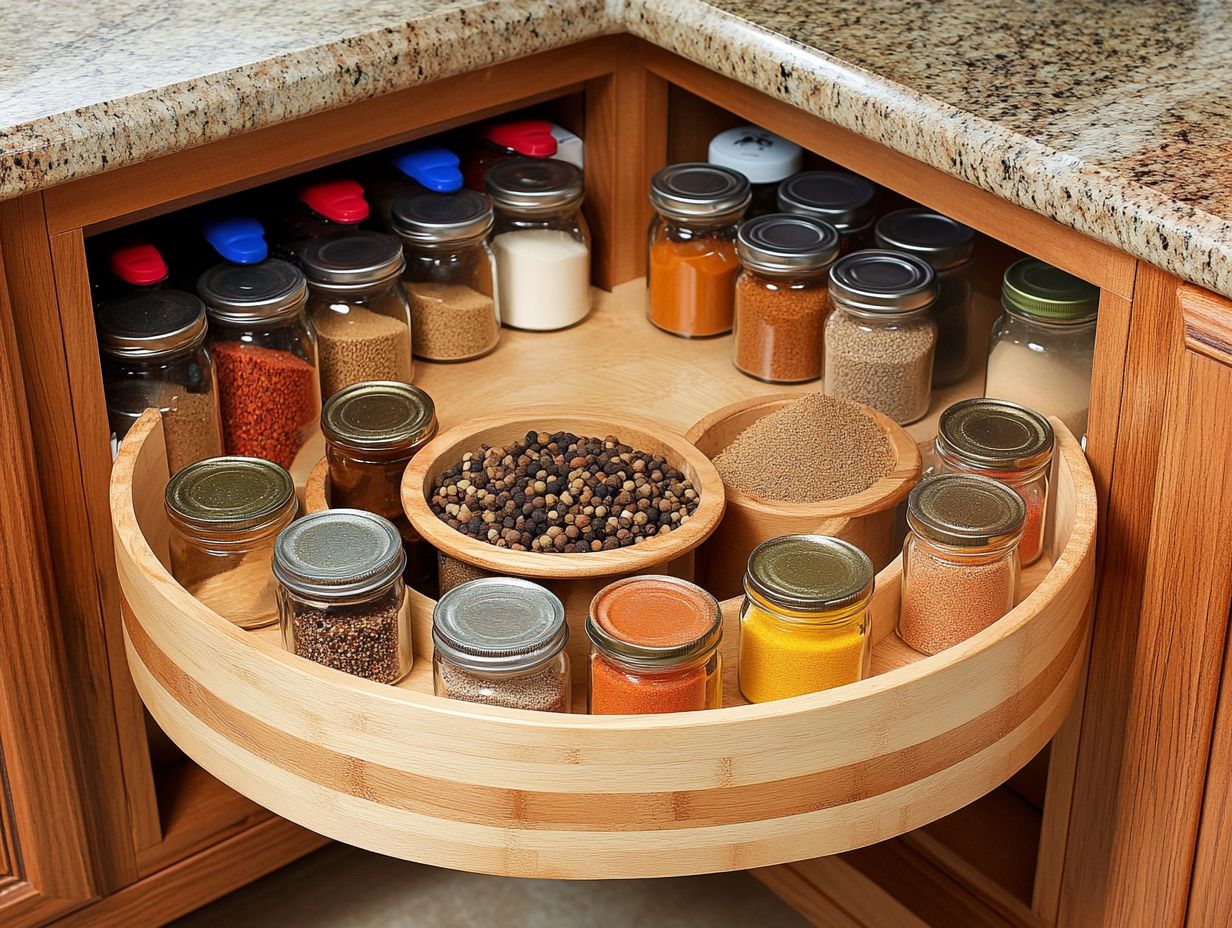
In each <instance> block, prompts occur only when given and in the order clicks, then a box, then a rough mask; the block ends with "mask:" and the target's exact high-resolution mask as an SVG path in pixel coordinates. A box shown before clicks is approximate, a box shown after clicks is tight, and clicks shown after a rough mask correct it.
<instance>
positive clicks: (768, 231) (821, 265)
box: [732, 213, 838, 383]
mask: <svg viewBox="0 0 1232 928" xmlns="http://www.w3.org/2000/svg"><path fill="white" fill-rule="evenodd" d="M736 251H737V253H738V255H739V257H740V267H741V270H740V274H739V276H738V277H737V278H736V316H735V336H736V337H735V339H734V341H733V355H732V360H733V362H734V363H735V365H736V368H737V369H738V370H739V371H741V372H742V373H744V374H748V375H749V376H750V377H755V378H757V379H758V380H764V381H766V382H767V383H802V382H804V381H806V380H816V379H817V378H818V377H820V376H821V361H822V353H823V350H824V334H825V323H826V317H827V316H828V315H829V314H830V308H831V306H830V293H829V290H828V288H827V285H828V280H829V278H828V272H829V270H830V265H831V263H833V261H834V259H835V258H836V257H838V232H836V231H835V229H834V227H833V226H831V225H827V224H826V223H824V222H820V221H818V220H816V219H810V218H808V217H807V216H789V215H786V214H783V213H777V214H775V213H772V214H770V215H768V216H757V217H755V218H753V219H746V220H745V221H744V222H743V223H741V225H740V231H739V233H738V234H737V237H736Z"/></svg>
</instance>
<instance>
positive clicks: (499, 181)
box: [487, 158, 590, 332]
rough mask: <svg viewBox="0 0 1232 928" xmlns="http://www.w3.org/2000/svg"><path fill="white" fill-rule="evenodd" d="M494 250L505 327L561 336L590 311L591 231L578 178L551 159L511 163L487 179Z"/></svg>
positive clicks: (511, 160) (576, 172)
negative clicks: (559, 331) (493, 209)
mask: <svg viewBox="0 0 1232 928" xmlns="http://www.w3.org/2000/svg"><path fill="white" fill-rule="evenodd" d="M487 191H488V196H490V197H491V198H492V202H493V203H494V204H495V206H496V223H495V226H494V227H493V229H492V251H493V252H494V253H495V255H496V271H497V274H496V291H497V298H496V301H497V303H498V304H499V305H500V312H501V319H502V321H503V322H504V323H505V325H509V326H513V327H514V328H516V329H531V330H534V331H539V332H547V331H552V330H554V329H564V328H567V327H569V326H571V325H574V324H576V323H578V322H581V321H582V320H583V319H585V318H586V314H587V313H588V312H590V230H589V229H588V228H587V227H586V220H585V219H584V218H583V217H582V197H583V188H582V172H581V171H579V170H578V169H577V168H575V167H574V166H573V165H572V164H567V163H566V162H564V161H556V160H554V159H551V158H509V159H507V160H505V161H500V162H498V163H496V164H494V165H492V166H491V167H490V168H489V169H488V172H487Z"/></svg>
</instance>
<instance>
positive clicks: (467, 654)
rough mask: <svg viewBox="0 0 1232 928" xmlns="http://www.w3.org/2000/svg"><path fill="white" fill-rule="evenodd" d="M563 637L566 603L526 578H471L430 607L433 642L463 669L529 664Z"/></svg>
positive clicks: (549, 653)
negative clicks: (433, 607) (431, 608)
mask: <svg viewBox="0 0 1232 928" xmlns="http://www.w3.org/2000/svg"><path fill="white" fill-rule="evenodd" d="M568 641H569V626H568V624H566V622H565V607H564V606H563V605H562V604H561V601H560V600H559V599H558V598H557V597H556V596H555V595H554V594H552V593H551V592H549V591H548V590H546V589H544V588H543V587H541V586H539V585H538V584H537V583H531V582H530V581H529V580H519V579H515V578H513V577H490V578H486V579H483V580H471V581H470V582H468V583H462V584H459V585H458V586H455V587H453V589H451V590H450V591H449V592H448V593H446V594H445V595H444V596H442V597H441V599H440V602H438V603H437V604H436V608H435V609H433V610H432V646H433V647H434V648H435V649H436V652H437V653H438V654H439V655H440V656H441V657H442V658H444V659H445V660H447V661H449V662H450V663H451V664H456V665H458V666H459V667H465V668H466V669H468V670H475V671H479V672H484V671H495V672H510V671H519V670H532V669H534V668H535V667H538V666H539V665H541V664H543V663H544V662H545V661H548V660H551V659H552V658H554V657H555V656H556V655H557V654H559V653H560V652H561V651H562V650H564V647H565V645H566V643H568Z"/></svg>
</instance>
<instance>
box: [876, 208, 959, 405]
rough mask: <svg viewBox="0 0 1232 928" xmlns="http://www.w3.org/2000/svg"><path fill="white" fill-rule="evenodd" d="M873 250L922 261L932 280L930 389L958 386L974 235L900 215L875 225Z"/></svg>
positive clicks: (934, 218) (921, 215)
mask: <svg viewBox="0 0 1232 928" xmlns="http://www.w3.org/2000/svg"><path fill="white" fill-rule="evenodd" d="M876 236H877V247H878V248H888V249H891V250H892V251H903V252H906V253H907V254H912V255H915V256H916V257H917V258H923V259H924V260H925V261H927V262H928V263H929V264H930V265H931V266H932V269H933V271H934V272H935V273H936V275H937V286H938V294H937V302H936V303H934V304H933V318H934V319H936V320H937V352H936V357H935V358H934V360H933V386H934V387H942V386H946V385H948V384H952V383H957V382H958V381H959V380H962V379H963V377H965V376H966V374H967V368H968V367H970V355H971V344H970V343H971V337H970V330H971V298H972V289H971V281H970V280H969V279H968V275H969V273H970V270H971V263H972V261H973V260H974V258H973V254H974V251H975V230H973V229H972V228H971V227H970V226H965V225H963V224H962V223H961V222H955V221H954V220H953V219H950V218H949V217H948V216H942V215H941V214H940V213H931V212H929V211H928V210H926V209H900V210H895V211H894V212H892V213H887V214H886V215H884V216H882V217H881V218H880V219H878V220H877V227H876Z"/></svg>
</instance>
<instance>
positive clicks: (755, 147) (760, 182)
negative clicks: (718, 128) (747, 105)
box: [706, 126, 804, 217]
mask: <svg viewBox="0 0 1232 928" xmlns="http://www.w3.org/2000/svg"><path fill="white" fill-rule="evenodd" d="M706 160H707V161H709V162H710V163H711V164H717V165H719V166H720V167H725V168H731V169H732V170H733V171H739V172H740V173H741V174H743V175H744V176H745V177H746V178H748V181H749V186H750V188H751V190H752V193H753V200H752V202H751V203H750V205H749V210H748V213H747V215H748V216H749V217H753V216H765V215H767V214H768V213H777V212H779V208H778V202H777V197H778V190H779V184H781V183H782V182H783V181H784V180H786V179H787V178H789V177H791V176H792V175H793V174H795V173H797V172H799V170H800V165H801V164H802V163H803V161H804V149H802V148H801V147H800V146H799V145H797V144H796V143H795V142H792V141H790V140H789V139H785V138H783V137H782V136H781V135H775V134H774V133H773V132H767V131H766V130H765V129H762V128H761V127H760V126H736V127H735V128H734V129H725V130H723V131H722V132H720V133H719V134H718V135H716V136H715V137H714V138H712V139H711V140H710V146H709V149H708V151H707V154H706Z"/></svg>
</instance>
